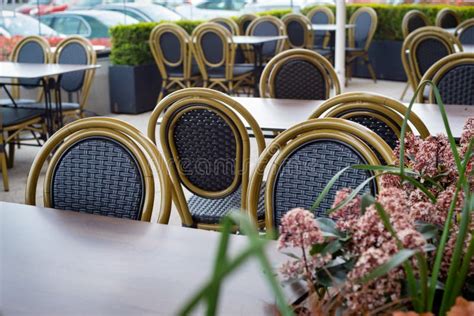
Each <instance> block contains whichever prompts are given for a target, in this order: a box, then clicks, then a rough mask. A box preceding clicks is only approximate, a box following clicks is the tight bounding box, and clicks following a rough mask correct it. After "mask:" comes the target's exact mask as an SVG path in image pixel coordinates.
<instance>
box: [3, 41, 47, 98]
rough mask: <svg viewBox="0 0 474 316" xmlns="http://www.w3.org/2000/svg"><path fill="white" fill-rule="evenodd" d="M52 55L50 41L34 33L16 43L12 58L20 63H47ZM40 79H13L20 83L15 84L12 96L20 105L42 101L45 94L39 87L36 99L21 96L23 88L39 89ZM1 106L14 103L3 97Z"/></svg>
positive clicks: (15, 82)
mask: <svg viewBox="0 0 474 316" xmlns="http://www.w3.org/2000/svg"><path fill="white" fill-rule="evenodd" d="M50 55H51V49H50V47H49V43H48V42H47V41H46V40H45V39H44V38H43V37H40V36H36V35H32V36H26V37H24V38H23V39H22V40H20V41H19V42H18V43H17V44H16V45H15V47H14V48H13V51H12V53H11V56H10V60H11V61H12V62H19V63H32V64H47V63H49V62H50V57H51V56H50ZM40 80H41V79H19V80H14V81H13V83H14V84H19V86H18V85H15V86H12V88H11V96H12V97H13V98H14V100H15V103H16V104H17V105H18V106H22V105H24V104H35V103H40V102H41V99H42V96H43V89H42V88H40V89H39V91H38V93H37V98H36V99H22V98H21V97H20V95H21V93H20V90H21V89H27V90H31V89H38V85H39V84H40ZM0 106H14V104H13V103H12V101H11V100H10V99H9V98H8V99H1V100H0Z"/></svg>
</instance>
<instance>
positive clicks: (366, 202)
mask: <svg viewBox="0 0 474 316" xmlns="http://www.w3.org/2000/svg"><path fill="white" fill-rule="evenodd" d="M374 203H375V198H374V197H373V196H372V195H371V194H369V193H366V194H364V195H363V196H362V199H361V203H360V214H361V215H364V214H365V210H366V209H367V208H368V207H369V206H371V205H372V204H374Z"/></svg>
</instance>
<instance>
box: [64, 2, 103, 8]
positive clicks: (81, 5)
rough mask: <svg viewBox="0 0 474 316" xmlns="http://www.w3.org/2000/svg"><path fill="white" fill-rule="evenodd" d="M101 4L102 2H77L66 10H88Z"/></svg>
mask: <svg viewBox="0 0 474 316" xmlns="http://www.w3.org/2000/svg"><path fill="white" fill-rule="evenodd" d="M102 3H104V1H103V0H77V1H74V3H72V4H71V5H70V6H69V7H68V10H89V9H92V8H94V7H95V6H98V5H100V4H102Z"/></svg>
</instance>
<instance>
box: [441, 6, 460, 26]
mask: <svg viewBox="0 0 474 316" xmlns="http://www.w3.org/2000/svg"><path fill="white" fill-rule="evenodd" d="M436 25H437V26H439V27H441V28H443V29H450V28H455V27H457V26H458V25H459V16H458V15H457V13H456V12H455V11H453V10H450V9H444V10H441V11H440V12H439V13H438V15H437V16H436Z"/></svg>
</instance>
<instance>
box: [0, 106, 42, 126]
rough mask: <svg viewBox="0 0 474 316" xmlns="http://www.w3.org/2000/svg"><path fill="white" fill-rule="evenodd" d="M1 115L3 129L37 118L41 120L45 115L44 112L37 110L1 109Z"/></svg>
mask: <svg viewBox="0 0 474 316" xmlns="http://www.w3.org/2000/svg"><path fill="white" fill-rule="evenodd" d="M0 113H1V114H2V115H1V117H2V122H1V125H2V126H3V127H10V126H15V125H18V124H21V123H24V122H26V121H29V120H32V119H35V118H39V117H41V115H43V113H44V111H42V110H36V109H22V108H11V107H0Z"/></svg>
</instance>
